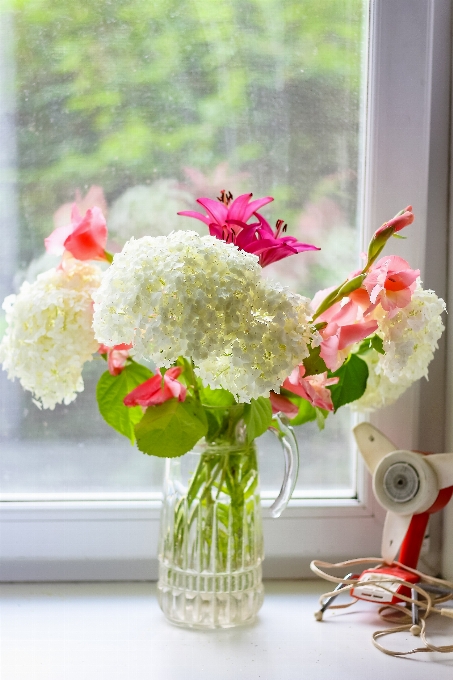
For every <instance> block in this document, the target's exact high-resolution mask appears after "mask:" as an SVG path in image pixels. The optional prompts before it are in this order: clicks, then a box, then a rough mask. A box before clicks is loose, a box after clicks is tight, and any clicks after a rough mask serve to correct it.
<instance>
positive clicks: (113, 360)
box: [98, 343, 132, 375]
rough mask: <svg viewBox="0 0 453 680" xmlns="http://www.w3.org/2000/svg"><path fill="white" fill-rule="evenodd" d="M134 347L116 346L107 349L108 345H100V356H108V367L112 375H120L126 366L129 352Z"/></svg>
mask: <svg viewBox="0 0 453 680" xmlns="http://www.w3.org/2000/svg"><path fill="white" fill-rule="evenodd" d="M131 348H132V345H126V344H124V343H122V344H121V345H115V346H114V347H107V345H99V349H98V352H99V354H107V367H108V370H109V373H110V375H119V374H120V373H121V372H122V370H123V369H124V367H125V366H126V363H127V359H128V357H129V350H130V349H131Z"/></svg>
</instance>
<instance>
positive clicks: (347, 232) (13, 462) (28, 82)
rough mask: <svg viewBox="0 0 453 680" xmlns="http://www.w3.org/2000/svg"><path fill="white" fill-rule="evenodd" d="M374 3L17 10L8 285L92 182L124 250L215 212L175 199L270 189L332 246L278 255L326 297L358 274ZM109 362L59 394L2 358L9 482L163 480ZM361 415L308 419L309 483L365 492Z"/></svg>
mask: <svg viewBox="0 0 453 680" xmlns="http://www.w3.org/2000/svg"><path fill="white" fill-rule="evenodd" d="M366 5H367V3H366V2H365V0H348V1H347V2H344V0H328V1H327V2H315V1H314V0H278V1H277V0H219V1H218V2H216V3H214V4H213V3H212V2H211V1H210V0H160V1H159V2H149V0H146V1H145V0H130V1H129V2H127V3H125V2H123V1H122V0H109V1H108V2H104V1H101V2H99V0H85V2H84V3H72V2H67V1H62V2H58V3H55V2H52V1H51V0H39V1H38V0H28V1H27V2H19V1H17V2H16V3H15V4H14V6H13V7H12V9H11V11H10V12H6V11H5V12H4V13H3V15H0V18H1V26H2V27H1V31H2V34H1V37H2V40H1V41H0V52H1V54H0V95H1V96H0V135H1V139H2V143H1V149H0V164H1V166H0V167H1V173H2V174H1V177H2V181H1V187H0V191H1V196H0V198H1V201H0V204H1V207H0V210H1V211H2V212H1V225H0V226H1V230H2V248H3V249H2V253H1V255H0V257H1V258H2V273H1V279H0V294H1V297H2V298H3V297H4V296H5V295H6V294H8V293H10V292H14V291H16V290H17V289H18V287H19V286H20V284H21V283H22V281H24V280H28V281H32V280H33V279H34V278H35V277H36V275H37V274H38V273H40V272H42V271H44V270H46V269H48V268H49V267H51V266H54V265H55V262H58V260H56V259H55V258H52V257H51V256H49V255H46V254H45V253H44V247H43V239H44V237H45V236H47V235H48V234H49V233H50V231H52V229H53V228H54V225H55V224H56V225H58V224H64V223H65V221H66V222H67V221H68V216H69V210H70V204H71V203H72V202H73V201H74V200H76V201H78V202H79V204H81V205H82V206H83V205H84V198H85V196H86V194H87V192H88V191H89V190H90V187H92V186H94V187H98V188H97V189H92V190H91V194H90V196H91V197H93V192H94V195H95V199H92V200H94V201H95V202H96V204H98V205H99V204H101V203H103V201H105V204H104V205H103V206H102V207H104V209H105V211H106V212H108V224H109V229H110V237H111V248H112V249H115V248H117V249H118V248H119V247H120V246H121V245H122V244H123V243H124V242H125V241H126V240H127V239H128V238H129V237H130V236H131V235H134V236H136V237H140V236H143V235H145V234H151V235H157V234H166V233H169V232H170V231H171V230H173V229H180V228H183V229H188V228H189V229H197V222H195V221H192V220H189V219H187V218H182V217H177V216H176V212H177V211H178V210H184V209H190V208H192V209H193V208H194V201H195V198H197V197H198V196H210V197H212V198H214V197H215V196H216V195H218V193H219V191H220V190H221V189H227V190H230V191H231V192H232V193H233V194H235V195H237V194H238V193H239V192H245V191H253V193H254V194H255V196H261V195H269V194H270V195H272V196H274V197H275V199H276V200H275V203H273V204H272V205H271V206H269V207H268V208H265V209H263V213H264V214H265V215H266V217H267V218H268V219H269V220H271V221H274V222H275V220H276V219H277V218H284V220H285V222H287V223H288V232H289V233H290V234H292V235H294V236H297V237H299V239H301V240H305V241H308V242H310V243H315V244H316V245H319V246H321V247H322V250H321V252H316V253H303V254H300V255H298V256H294V257H292V258H288V259H286V260H284V261H282V262H281V263H277V264H274V265H272V266H270V267H269V268H267V269H266V270H265V274H266V275H268V276H272V277H275V278H277V279H278V280H280V281H281V282H282V283H284V284H287V285H289V286H290V287H292V288H293V289H295V290H297V291H299V292H301V293H303V294H304V295H308V296H312V295H313V294H314V293H315V292H316V290H318V289H319V288H324V287H327V286H328V285H332V284H333V283H335V282H337V281H339V280H340V279H341V277H344V276H345V275H346V274H347V273H348V272H350V271H351V270H352V269H354V268H355V266H356V263H357V257H358V253H359V233H358V230H357V228H356V224H357V221H358V220H357V205H358V200H357V194H358V182H359V179H358V178H359V177H360V168H361V164H362V161H363V158H362V156H361V149H362V147H363V144H362V139H361V130H362V128H363V121H362V119H361V117H362V112H363V106H362V93H363V91H364V83H363V73H364V59H365V52H366V49H365V48H366V30H367V25H366ZM88 200H89V199H88ZM85 204H86V201H85ZM2 319H3V321H2V323H3V325H4V317H2ZM104 369H105V364H104V362H103V361H102V359H100V358H95V360H94V361H93V362H91V363H89V364H87V365H86V368H85V371H84V381H85V391H84V392H83V393H81V394H80V395H79V396H78V398H77V400H76V401H75V402H74V403H73V404H70V405H68V406H64V405H61V406H57V407H56V408H55V410H54V411H48V410H43V411H40V410H39V409H38V408H37V407H36V406H35V405H34V404H33V403H32V400H31V398H30V395H29V393H25V392H23V391H22V389H21V388H20V387H19V386H18V384H17V383H15V384H13V383H10V382H9V381H7V380H6V377H5V374H4V373H3V372H2V373H1V375H0V380H1V384H0V387H1V397H0V398H1V414H0V428H1V429H0V434H1V437H2V457H1V469H0V479H1V490H2V492H3V493H8V492H10V493H12V492H30V493H31V492H59V493H61V492H90V491H93V492H131V493H134V492H135V493H140V492H149V491H153V490H158V489H159V488H160V483H161V470H162V461H159V460H154V459H150V458H148V457H147V456H144V455H142V454H141V453H139V452H138V451H137V450H136V449H134V448H133V447H131V446H130V445H129V444H128V442H127V441H126V440H125V439H122V438H120V436H119V435H118V436H117V435H116V434H115V433H114V432H113V430H111V429H110V428H109V427H108V426H107V425H106V424H105V423H104V422H103V421H102V419H101V417H100V416H99V414H98V413H97V406H96V401H95V394H94V393H95V385H96V380H97V377H98V376H99V375H100V373H101V372H102V371H103V370H104ZM350 424H351V420H350V414H349V412H348V411H347V410H345V411H344V412H343V413H340V414H338V415H337V416H336V417H335V418H329V419H328V421H327V426H326V429H325V431H324V432H322V433H319V432H318V431H317V428H316V425H314V424H309V425H308V426H304V427H302V428H300V429H299V433H298V437H299V441H300V446H301V474H300V479H299V482H298V489H299V490H300V492H301V493H302V494H303V495H307V494H308V495H309V494H310V493H313V494H314V495H317V494H318V495H319V494H321V495H322V494H323V493H324V492H325V491H326V492H327V493H329V494H331V495H334V496H335V495H340V496H341V495H354V472H353V471H354V461H353V454H352V446H351V443H350V437H349V430H350ZM261 451H262V453H261V456H262V483H263V488H264V489H265V490H266V489H267V490H274V489H276V488H277V487H278V486H279V484H280V482H281V474H282V465H283V463H282V455H281V453H280V452H279V451H278V442H274V441H273V439H272V436H271V435H265V436H264V437H263V439H262V441H261Z"/></svg>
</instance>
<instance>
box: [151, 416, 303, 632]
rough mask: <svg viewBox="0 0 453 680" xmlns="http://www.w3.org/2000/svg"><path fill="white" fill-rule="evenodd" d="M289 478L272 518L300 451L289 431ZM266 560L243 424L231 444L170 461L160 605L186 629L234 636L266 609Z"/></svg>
mask: <svg viewBox="0 0 453 680" xmlns="http://www.w3.org/2000/svg"><path fill="white" fill-rule="evenodd" d="M276 434H277V436H278V437H279V439H280V441H281V443H282V446H283V450H284V453H285V468H286V469H285V478H284V482H283V486H282V489H281V491H280V494H279V496H278V498H277V500H276V501H275V502H274V504H273V505H272V507H271V514H272V515H273V516H274V517H278V516H279V515H280V513H281V512H282V511H283V509H284V508H285V507H286V504H287V502H288V500H289V498H290V496H291V493H292V491H293V488H294V485H295V482H296V479H297V471H298V461H299V458H298V450H297V443H296V439H295V437H294V434H293V432H292V430H291V428H290V427H287V426H286V425H285V424H284V423H283V422H280V428H279V430H278V431H276ZM263 557H264V552H263V532H262V523H261V503H260V494H259V475H258V463H257V452H256V446H255V442H252V443H248V442H247V431H246V427H245V425H244V423H243V421H239V422H238V423H237V424H236V426H235V427H234V430H233V431H232V432H230V433H229V435H228V437H222V438H219V439H218V440H215V441H212V442H210V443H207V442H206V441H205V440H204V439H203V440H201V441H200V442H199V443H198V444H197V445H196V447H195V448H194V449H193V451H191V452H190V453H187V454H185V455H184V456H182V457H181V458H170V459H167V461H166V468H165V482H164V498H163V504H162V514H161V525H160V538H159V583H158V598H159V604H160V607H161V609H162V611H163V612H164V614H165V616H166V617H167V618H168V619H169V620H170V621H171V622H172V623H175V624H177V625H181V626H188V627H193V628H217V627H220V628H229V627H232V626H237V625H241V624H245V623H248V622H250V621H252V620H253V619H254V617H255V616H256V614H257V612H258V610H259V609H260V607H261V605H262V603H263V594H264V591H263V584H262V576H261V563H262V560H263Z"/></svg>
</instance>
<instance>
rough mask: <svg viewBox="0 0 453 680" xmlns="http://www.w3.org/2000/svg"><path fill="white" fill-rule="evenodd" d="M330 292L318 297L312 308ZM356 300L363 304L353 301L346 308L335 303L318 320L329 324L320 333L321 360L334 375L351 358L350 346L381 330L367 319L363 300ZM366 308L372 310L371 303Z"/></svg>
mask: <svg viewBox="0 0 453 680" xmlns="http://www.w3.org/2000/svg"><path fill="white" fill-rule="evenodd" d="M329 292H330V291H329V290H327V291H320V293H317V294H316V295H315V297H314V298H313V301H312V306H315V304H316V303H320V302H322V300H323V299H324V298H325V297H326V295H327V294H328V293H329ZM354 293H356V291H354ZM354 297H359V300H360V303H361V304H358V302H357V301H356V300H355V299H351V298H349V299H348V302H346V304H342V302H336V303H335V304H334V305H332V307H329V309H327V310H326V311H325V312H323V313H322V314H321V315H320V316H319V317H318V319H317V320H318V321H319V322H323V321H324V322H327V326H325V327H324V328H322V329H321V330H320V335H321V337H322V342H321V357H322V359H324V362H325V364H326V366H327V368H329V369H330V370H331V371H336V370H337V369H338V368H340V366H341V365H342V364H343V362H344V361H345V359H346V357H347V356H348V354H349V350H350V348H351V345H353V344H355V343H356V342H360V341H361V340H364V339H365V338H367V337H368V336H370V335H372V334H373V333H374V332H375V331H376V330H377V328H378V323H377V321H375V320H373V319H369V318H368V319H367V317H366V316H364V312H363V306H364V305H363V300H362V296H361V295H360V296H355V295H354ZM366 306H367V307H368V308H372V305H370V304H369V300H368V304H367V305H366ZM366 311H368V310H366Z"/></svg>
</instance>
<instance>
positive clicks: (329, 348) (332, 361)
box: [320, 335, 343, 371]
mask: <svg viewBox="0 0 453 680" xmlns="http://www.w3.org/2000/svg"><path fill="white" fill-rule="evenodd" d="M339 340H340V339H339V337H338V335H332V337H331V338H327V340H323V341H322V343H321V352H320V354H321V358H322V359H324V363H325V365H326V366H327V368H329V369H330V370H331V371H336V370H337V368H340V366H341V364H342V363H343V362H342V361H341V360H340V359H339V353H338V343H339Z"/></svg>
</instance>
